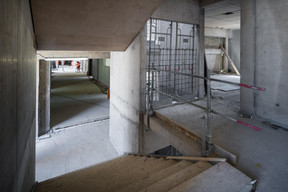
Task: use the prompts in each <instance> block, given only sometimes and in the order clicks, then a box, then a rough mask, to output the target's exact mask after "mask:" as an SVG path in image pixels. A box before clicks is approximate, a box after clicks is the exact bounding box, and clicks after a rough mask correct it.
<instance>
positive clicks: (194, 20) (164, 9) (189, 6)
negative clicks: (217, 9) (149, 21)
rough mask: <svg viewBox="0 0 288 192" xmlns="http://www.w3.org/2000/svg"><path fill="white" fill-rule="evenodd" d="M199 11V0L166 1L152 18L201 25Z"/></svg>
mask: <svg viewBox="0 0 288 192" xmlns="http://www.w3.org/2000/svg"><path fill="white" fill-rule="evenodd" d="M199 11H200V9H199V2H198V1H197V0H177V1H175V0H164V1H163V2H162V4H161V5H160V6H159V8H158V9H157V10H156V11H155V12H154V14H153V15H152V18H155V19H162V20H168V21H178V22H183V23H191V24H199V14H200V12H199ZM179 13H181V14H179Z"/></svg>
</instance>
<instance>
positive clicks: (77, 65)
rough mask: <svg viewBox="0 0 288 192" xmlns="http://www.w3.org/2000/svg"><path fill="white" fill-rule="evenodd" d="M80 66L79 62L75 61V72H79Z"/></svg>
mask: <svg viewBox="0 0 288 192" xmlns="http://www.w3.org/2000/svg"><path fill="white" fill-rule="evenodd" d="M80 66H81V64H80V62H79V61H77V64H76V69H77V72H80Z"/></svg>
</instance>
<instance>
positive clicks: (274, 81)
mask: <svg viewBox="0 0 288 192" xmlns="http://www.w3.org/2000/svg"><path fill="white" fill-rule="evenodd" d="M287 9H288V2H287V1H286V0H277V1H269V0H261V1H256V0H242V1H241V11H242V13H241V72H242V73H241V75H242V77H241V82H242V83H247V84H255V85H256V86H260V87H264V88H266V91H264V92H253V91H252V90H249V89H245V88H242V89H241V110H242V111H243V112H247V113H252V114H256V115H257V116H260V117H262V118H265V119H269V120H273V121H275V122H278V123H282V124H286V125H288V108H287V106H288V99H287V94H288V83H287V82H288V76H287V74H288V65H287V63H288V54H287V50H288V38H287V29H288V23H287V18H288V12H287Z"/></svg>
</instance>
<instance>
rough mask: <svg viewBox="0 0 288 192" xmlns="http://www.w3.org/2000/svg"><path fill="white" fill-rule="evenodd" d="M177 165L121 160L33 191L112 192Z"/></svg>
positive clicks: (140, 159)
mask: <svg viewBox="0 0 288 192" xmlns="http://www.w3.org/2000/svg"><path fill="white" fill-rule="evenodd" d="M175 163H177V161H175V160H165V159H164V158H154V157H147V156H143V157H141V156H134V155H128V156H124V157H121V158H118V159H115V160H112V161H109V162H106V163H103V164H100V165H95V166H92V167H89V168H86V169H83V170H79V171H75V172H72V173H69V174H66V175H63V176H59V177H56V178H54V179H50V180H47V181H44V182H41V183H40V184H39V185H38V187H37V191H40V192H41V191H43V192H44V191H45V192H52V191H53V192H54V191H62V192H66V191H67V192H68V191H69V192H73V191H116V190H117V189H119V188H123V187H125V186H127V185H130V184H131V183H133V182H136V181H137V180H140V179H143V178H144V177H147V176H148V175H150V174H154V173H155V172H158V171H160V170H162V169H165V168H167V167H169V166H171V165H173V164H175Z"/></svg>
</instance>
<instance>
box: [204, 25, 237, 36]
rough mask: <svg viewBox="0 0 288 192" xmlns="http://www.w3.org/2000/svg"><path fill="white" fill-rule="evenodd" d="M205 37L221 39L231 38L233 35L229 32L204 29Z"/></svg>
mask: <svg viewBox="0 0 288 192" xmlns="http://www.w3.org/2000/svg"><path fill="white" fill-rule="evenodd" d="M205 37H222V38H227V37H228V38H232V37H233V34H232V31H231V30H226V29H220V28H212V27H205Z"/></svg>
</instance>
